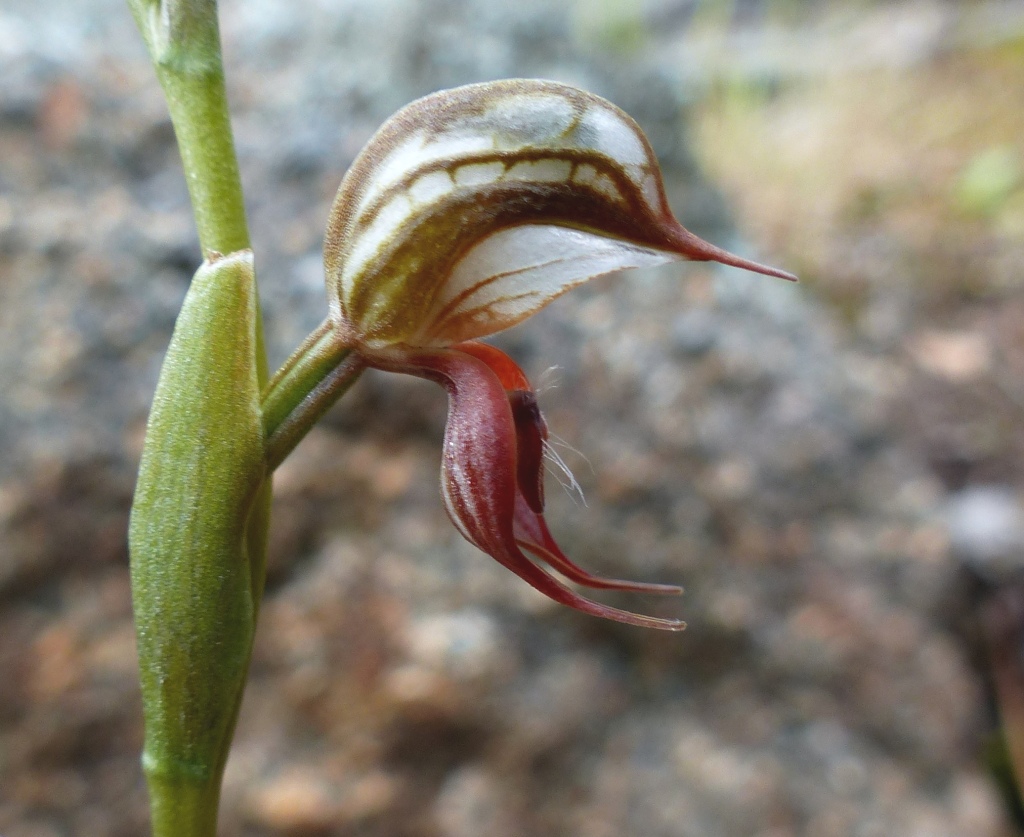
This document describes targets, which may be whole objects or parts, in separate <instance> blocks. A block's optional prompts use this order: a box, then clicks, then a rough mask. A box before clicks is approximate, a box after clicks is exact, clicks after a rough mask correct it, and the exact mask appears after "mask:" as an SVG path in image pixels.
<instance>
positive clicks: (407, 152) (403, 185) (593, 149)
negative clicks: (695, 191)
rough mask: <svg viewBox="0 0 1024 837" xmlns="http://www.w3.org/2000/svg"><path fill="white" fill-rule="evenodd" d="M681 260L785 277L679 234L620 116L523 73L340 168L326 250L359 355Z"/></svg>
mask: <svg viewBox="0 0 1024 837" xmlns="http://www.w3.org/2000/svg"><path fill="white" fill-rule="evenodd" d="M680 258H683V259H693V260H702V261H706V260H712V261H718V262H721V263H724V264H731V265H736V266H739V267H744V268H747V269H750V270H754V271H757V272H760V273H765V274H769V275H774V276H781V277H784V278H790V279H791V278H793V277H792V276H791V275H790V274H788V273H785V272H784V271H780V270H776V269H774V268H770V267H765V266H763V265H758V264H755V263H753V262H749V261H747V260H745V259H741V258H739V257H737V256H734V255H732V254H729V253H727V252H725V251H724V250H720V249H719V248H717V247H714V246H713V245H711V244H708V243H707V242H705V241H702V240H701V239H699V238H697V237H696V236H694V235H693V234H692V233H690V232H688V231H687V230H685V229H684V228H683V227H682V226H680V224H679V223H678V221H676V220H675V218H674V217H673V215H672V212H671V210H670V208H669V206H668V201H667V199H666V197H665V190H664V187H663V185H662V182H661V175H660V172H659V169H658V165H657V161H656V160H655V158H654V154H653V152H652V150H651V147H650V144H649V143H648V142H647V139H646V138H645V137H644V135H643V133H642V132H641V131H640V128H639V127H638V126H637V124H636V123H635V122H634V121H633V120H632V119H630V117H629V116H627V115H626V114H625V113H623V112H622V111H621V110H619V109H618V108H616V107H615V106H614V105H612V104H611V103H609V102H607V101H605V100H604V99H601V98H599V97H597V96H593V95H591V94H589V93H585V92H583V91H581V90H578V89H576V88H573V87H569V86H566V85H563V84H557V83H554V82H547V81H533V80H510V81H499V82H490V83H487V84H477V85H469V86H467V87H460V88H456V89H454V90H445V91H441V92H440V93H435V94H433V95H431V96H427V97H426V98H423V99H420V100H418V101H416V102H413V103H412V104H410V105H408V106H407V107H405V108H404V109H402V110H401V111H399V112H398V113H397V114H395V116H393V117H392V118H391V119H390V120H388V122H387V123H385V125H384V126H383V127H382V128H381V129H380V131H378V132H377V134H376V135H375V136H374V137H373V138H372V139H371V140H370V142H369V143H368V145H367V146H366V148H365V149H364V150H363V151H362V153H361V154H360V155H359V157H358V158H357V159H356V161H355V162H354V164H353V165H352V168H351V169H350V170H349V172H348V174H347V175H346V177H345V180H344V181H343V183H342V185H341V188H340V190H339V192H338V195H337V198H336V199H335V202H334V207H333V209H332V211H331V218H330V222H329V225H328V230H327V238H326V244H325V248H324V262H325V268H326V273H327V283H328V292H329V296H330V299H331V305H332V316H333V317H334V318H335V320H336V321H337V323H338V324H339V327H341V328H342V329H343V331H345V332H346V333H347V334H348V336H349V338H350V339H352V340H353V341H354V342H358V343H360V344H361V345H363V346H365V347H368V348H371V349H372V348H384V347H386V346H388V345H392V344H396V343H409V344H412V345H420V346H423V345H433V346H443V345H451V344H452V343H456V342H461V341H464V340H470V339H474V338H478V337H482V336H485V335H487V334H492V333H494V332H497V331H500V330H502V329H504V328H508V327H510V326H512V325H515V324H516V323H518V322H520V321H521V320H523V319H525V318H526V317H528V316H530V315H531V314H533V313H534V312H535V311H537V310H538V309H540V308H541V307H543V306H544V305H546V304H547V303H548V302H550V301H551V300H552V299H554V298H556V297H557V296H560V295H561V294H562V293H564V292H565V291H567V290H569V289H570V288H572V287H574V286H576V285H578V284H580V283H581V282H584V281H586V280H587V279H589V278H592V277H594V276H598V275H600V274H603V273H608V272H610V271H614V270H622V269H625V268H633V267H648V266H653V265H658V264H663V263H665V262H669V261H673V260H676V259H680Z"/></svg>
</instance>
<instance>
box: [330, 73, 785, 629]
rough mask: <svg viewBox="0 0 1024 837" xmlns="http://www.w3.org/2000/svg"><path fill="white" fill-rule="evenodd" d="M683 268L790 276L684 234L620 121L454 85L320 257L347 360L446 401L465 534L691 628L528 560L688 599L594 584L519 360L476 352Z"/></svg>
mask: <svg viewBox="0 0 1024 837" xmlns="http://www.w3.org/2000/svg"><path fill="white" fill-rule="evenodd" d="M679 259H689V260H695V261H715V262H720V263H722V264H727V265H734V266H736V267H742V268H746V269H748V270H752V271H756V272H758V273H763V274H767V275H770V276H778V277H781V278H785V279H793V278H794V277H793V276H791V275H790V274H788V273H786V272H784V271H781V270H776V269H775V268H770V267H766V266H763V265H759V264H756V263H754V262H750V261H747V260H746V259H742V258H739V257H738V256H735V255H732V254H731V253H728V252H726V251H724V250H721V249H719V248H717V247H715V246H713V245H711V244H708V243H707V242H705V241H703V240H701V239H700V238H698V237H697V236H695V235H693V234H692V233H690V232H689V231H687V230H686V229H684V228H683V227H682V226H681V225H680V224H679V222H678V221H676V219H675V218H674V217H673V215H672V212H671V210H670V208H669V205H668V200H667V199H666V197H665V190H664V186H663V184H662V180H661V175H660V171H659V169H658V165H657V161H656V160H655V158H654V154H653V152H652V150H651V147H650V144H649V143H648V141H647V139H646V138H645V137H644V135H643V133H642V132H641V130H640V128H639V127H638V126H637V124H636V123H635V122H634V121H633V120H632V119H630V118H629V117H628V116H627V115H626V114H625V113H623V112H622V111H621V110H619V109H618V108H616V107H615V106H614V105H612V104H611V103H609V102H607V101H605V100H604V99H601V98H598V97H597V96H593V95H591V94H589V93H585V92H583V91H581V90H578V89H576V88H573V87H568V86H566V85H562V84H556V83H553V82H548V81H530V80H510V81H499V82H491V83H487V84H475V85H469V86H466V87H460V88H457V89H454V90H446V91H442V92H440V93H435V94H433V95H431V96H427V97H426V98H423V99H420V100H419V101H416V102H413V103H412V104H410V105H408V106H407V107H405V108H404V109H403V110H401V111H399V112H398V113H397V114H395V115H394V116H393V117H392V118H391V119H390V120H388V122H387V123H385V125H384V126H383V127H382V128H381V129H380V130H379V131H378V132H377V134H376V135H375V136H374V137H373V138H372V139H371V140H370V141H369V143H368V144H367V146H366V147H365V148H364V149H363V151H362V152H361V153H360V155H359V156H358V158H357V159H356V160H355V162H354V163H353V165H352V167H351V169H350V170H349V172H348V174H347V175H346V176H345V179H344V180H343V182H342V184H341V187H340V189H339V191H338V195H337V197H336V199H335V201H334V206H333V208H332V211H331V217H330V221H329V224H328V228H327V236H326V244H325V247H324V264H325V270H326V280H327V288H328V296H329V300H330V317H329V319H328V325H327V326H326V328H327V330H328V331H329V332H330V339H331V340H334V341H336V342H337V344H338V345H342V346H344V347H345V348H346V349H347V350H349V352H350V354H349V356H348V357H347V359H346V363H347V364H349V365H350V366H351V367H352V368H355V367H362V366H367V367H372V368H376V369H382V370H386V371H391V372H401V373H405V374H409V375H415V376H418V377H421V378H427V379H429V380H432V381H435V382H437V383H438V384H440V385H441V386H442V387H444V388H445V390H446V391H447V393H448V398H449V410H448V421H447V426H446V430H445V439H444V453H443V459H442V469H441V489H442V494H443V497H444V504H445V508H446V509H447V512H448V515H449V517H450V518H451V520H452V522H453V523H454V524H455V526H456V528H457V529H458V530H459V532H460V533H461V534H462V535H463V536H464V537H465V538H466V540H468V541H469V542H470V543H472V544H473V545H474V546H476V547H478V548H479V549H481V550H482V551H484V552H486V553H487V554H489V555H490V556H491V557H492V558H494V559H495V560H497V561H498V562H499V563H501V564H502V565H504V566H505V567H507V568H508V569H510V570H511V571H512V572H514V573H515V574H516V575H518V576H519V577H520V578H522V579H523V580H524V581H526V582H527V583H528V584H530V585H532V586H533V587H535V588H536V589H537V590H539V591H540V592H542V593H544V594H546V595H547V596H549V597H550V598H552V599H554V600H556V601H558V602H561V603H562V604H566V605H569V606H570V607H573V608H576V609H577V610H581V611H584V612H587V613H591V614H594V615H596V616H601V617H604V618H608V619H613V620H617V621H619V622H626V623H629V624H633V625H640V626H645V627H653V628H663V629H668V630H679V629H681V628H683V627H684V623H683V622H681V621H679V620H675V619H661V618H656V617H652V616H644V615H640V614H637V613H632V612H628V611H624V610H619V609H617V608H613V607H609V606H607V605H603V604H599V603H597V602H594V601H592V600H590V599H587V598H585V597H583V596H581V595H579V594H578V593H576V592H574V591H573V590H572V589H570V588H569V587H568V586H566V585H565V584H563V583H562V582H561V581H559V580H557V579H556V578H555V577H554V576H552V575H551V574H550V573H548V572H547V571H545V570H543V569H541V567H540V566H538V564H537V563H535V562H534V561H533V560H531V559H530V557H528V554H529V555H531V556H533V558H534V559H537V560H538V561H540V562H542V563H544V564H547V565H548V566H549V567H551V568H553V569H554V570H557V571H558V572H559V573H560V574H561V575H562V576H564V577H565V578H567V579H569V580H571V581H573V582H576V583H577V584H581V585H584V586H588V587H593V588H606V589H616V590H628V591H637V592H644V593H680V592H681V589H680V588H678V587H673V586H668V585H659V584H646V583H641V582H632V581H619V580H614V579H607V578H602V577H599V576H595V575H592V574H591V573H589V572H587V571H586V570H584V569H582V568H580V567H578V566H577V565H576V564H574V563H573V562H572V561H570V560H569V559H568V558H567V557H566V556H565V555H564V554H563V553H562V551H561V550H560V549H559V547H558V545H557V544H556V543H555V541H554V539H553V537H552V536H551V534H550V532H549V531H548V528H547V525H546V523H545V521H544V514H543V512H544V498H543V485H542V481H543V469H542V462H543V456H544V451H545V446H546V445H547V443H548V430H547V425H546V424H545V422H544V419H543V417H542V415H541V413H540V410H539V408H538V405H537V398H536V396H535V394H534V391H533V388H532V387H531V386H530V383H529V381H528V380H527V378H526V376H525V375H524V374H523V372H522V370H521V369H520V368H519V367H518V366H517V365H516V364H515V363H514V362H513V361H512V359H511V358H509V357H508V356H506V355H505V354H503V353H502V352H501V351H499V350H498V349H496V348H494V347H492V346H488V345H486V344H484V343H481V342H478V341H479V339H480V338H482V337H486V336H488V335H491V334H494V333H496V332H499V331H502V330H503V329H506V328H509V327H510V326H514V325H516V324H517V323H519V322H521V321H522V320H524V319H526V318H527V317H529V316H530V315H532V314H534V313H536V312H537V311H539V310H540V309H541V308H543V307H544V306H545V305H547V304H548V303H549V302H551V301H552V300H554V299H555V298H557V297H558V296H560V295H561V294H563V293H565V292H566V291H568V290H569V289H571V288H573V287H575V286H577V285H579V284H581V283H582V282H585V281H586V280H587V279H590V278H592V277H594V276H599V275H601V274H605V273H609V272H612V271H617V270H623V269H625V268H636V267H648V266H653V265H659V264H664V263H666V262H670V261H675V260H679Z"/></svg>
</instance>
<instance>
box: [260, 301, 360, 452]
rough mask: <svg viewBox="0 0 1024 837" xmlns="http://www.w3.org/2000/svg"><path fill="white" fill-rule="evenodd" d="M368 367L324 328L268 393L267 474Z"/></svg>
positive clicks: (307, 342)
mask: <svg viewBox="0 0 1024 837" xmlns="http://www.w3.org/2000/svg"><path fill="white" fill-rule="evenodd" d="M365 368H366V363H365V361H364V360H363V359H362V358H361V357H360V356H359V355H358V354H356V353H355V352H353V351H352V350H351V349H350V348H349V347H348V346H346V345H345V344H343V343H342V342H341V341H339V340H338V338H337V335H336V334H335V332H334V331H333V330H332V328H331V324H330V321H325V322H324V323H322V324H321V325H320V326H319V327H318V328H317V329H316V330H315V331H314V332H313V333H312V334H310V335H309V337H307V338H306V340H305V342H304V343H303V344H302V345H301V346H300V347H299V348H298V349H296V351H295V352H294V353H293V354H292V356H291V357H290V358H289V359H288V360H287V361H286V362H285V364H284V365H283V366H282V367H281V369H280V370H278V372H277V373H276V374H275V375H274V378H273V380H271V382H270V384H269V385H268V386H267V388H266V389H265V390H264V392H263V403H262V409H263V430H264V433H265V434H266V440H267V441H266V451H267V470H268V471H273V470H274V468H276V467H277V466H278V465H280V464H281V462H283V461H284V458H285V457H286V456H287V455H288V454H289V453H291V452H292V450H294V449H295V446H296V445H297V444H298V443H299V442H300V441H302V439H303V438H304V437H305V435H306V434H307V433H308V432H309V431H310V429H311V428H312V427H313V425H314V424H316V422H317V421H318V420H319V419H320V418H321V416H323V414H324V413H326V412H327V410H328V409H330V407H331V405H333V404H334V402H336V401H337V400H338V399H339V398H341V396H342V395H344V394H345V393H346V392H347V391H348V388H349V387H350V386H352V384H353V383H355V381H356V378H358V377H359V375H360V373H362V371H363V369H365Z"/></svg>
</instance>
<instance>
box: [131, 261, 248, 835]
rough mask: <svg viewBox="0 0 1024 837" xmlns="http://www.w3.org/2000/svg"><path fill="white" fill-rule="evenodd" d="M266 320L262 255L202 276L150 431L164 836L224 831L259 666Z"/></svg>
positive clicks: (153, 682)
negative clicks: (231, 766)
mask: <svg viewBox="0 0 1024 837" xmlns="http://www.w3.org/2000/svg"><path fill="white" fill-rule="evenodd" d="M256 316H257V312H256V287H255V277H254V273H253V258H252V253H251V251H248V250H244V251H241V252H237V253H232V254H230V255H228V256H224V257H221V258H219V259H216V260H213V261H207V262H205V263H204V264H203V265H202V267H200V269H199V271H198V272H197V273H196V275H195V278H194V279H193V281H192V286H191V288H190V289H189V292H188V295H187V296H186V298H185V303H184V305H183V307H182V310H181V313H180V315H179V317H178V321H177V323H176V325H175V329H174V335H173V337H172V338H171V344H170V347H169V349H168V352H167V357H166V359H165V361H164V366H163V369H162V371H161V374H160V380H159V383H158V385H157V391H156V395H155V398H154V402H153V409H152V412H151V414H150V418H149V425H148V427H147V433H146V444H145V447H144V449H143V454H142V464H141V468H140V472H139V481H138V485H137V487H136V493H135V502H134V505H133V507H132V515H131V526H130V531H129V545H130V549H131V562H132V565H131V574H132V597H133V602H134V607H135V620H136V631H137V638H138V649H139V664H140V669H141V677H142V696H143V711H144V714H145V722H146V735H145V747H144V753H143V766H144V769H145V772H146V776H147V780H148V782H149V785H150V795H151V803H152V808H153V826H154V834H156V835H158V837H164V835H172V834H174V835H189V837H196V835H206V834H210V835H212V834H214V833H215V828H216V806H217V797H218V795H219V787H220V779H221V773H222V771H223V767H224V763H225V761H226V759H227V753H228V748H229V746H230V743H231V736H232V733H233V728H234V723H235V718H236V716H237V712H238V707H239V705H240V702H241V698H242V690H243V687H244V684H245V679H246V673H247V670H248V665H249V658H250V652H251V648H252V640H253V633H254V629H255V613H256V609H257V601H256V600H255V598H254V588H256V589H258V588H259V587H261V586H262V579H258V580H257V579H253V578H252V575H251V564H250V558H249V551H250V549H251V548H252V547H253V546H256V549H260V547H261V546H262V545H261V544H260V545H253V544H250V543H247V540H248V538H247V532H248V530H249V524H250V520H249V518H250V513H251V512H252V511H253V508H254V501H255V500H256V499H257V498H258V497H259V495H261V494H262V493H263V492H264V490H265V489H263V486H264V485H265V470H266V469H265V465H264V440H263V420H262V414H261V411H260V385H259V378H258V374H257V368H256ZM255 505H256V506H259V505H260V504H259V503H255ZM257 513H259V509H258V508H257Z"/></svg>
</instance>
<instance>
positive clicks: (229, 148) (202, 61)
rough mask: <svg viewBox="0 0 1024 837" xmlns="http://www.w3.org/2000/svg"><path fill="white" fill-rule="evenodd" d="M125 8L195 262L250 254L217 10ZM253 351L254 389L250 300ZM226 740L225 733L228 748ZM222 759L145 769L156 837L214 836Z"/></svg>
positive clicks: (258, 321) (259, 503) (257, 516)
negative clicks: (205, 773)
mask: <svg viewBox="0 0 1024 837" xmlns="http://www.w3.org/2000/svg"><path fill="white" fill-rule="evenodd" d="M128 5H129V6H130V8H131V11H132V14H133V15H134V17H135V20H136V23H137V24H138V26H139V30H140V32H141V33H142V36H143V38H144V40H145V41H146V45H147V47H148V48H149V52H150V55H151V57H152V59H153V64H154V66H155V68H156V73H157V77H158V79H159V81H160V85H161V87H162V88H163V90H164V95H165V97H166V99H167V105H168V109H169V111H170V115H171V122H172V124H173V125H174V132H175V136H176V137H177V140H178V148H179V150H180V153H181V160H182V165H183V167H184V171H185V180H186V183H187V185H188V190H189V196H190V198H191V201H192V208H193V212H194V215H195V222H196V229H197V231H198V234H199V242H200V246H201V247H202V250H203V253H204V256H205V257H206V258H208V259H209V258H210V257H211V255H212V254H214V253H220V254H229V253H234V252H236V251H239V250H246V249H249V247H250V241H249V230H248V225H247V223H246V216H245V203H244V199H243V194H242V184H241V179H240V177H239V171H238V161H237V157H236V155H235V147H234V139H233V136H232V132H231V121H230V116H229V112H228V103H227V94H226V91H225V86H224V67H223V61H222V59H221V45H220V31H219V25H218V20H217V3H216V0H128ZM253 293H254V294H255V287H254V288H253ZM254 343H255V346H254V355H255V357H254V358H253V361H254V363H255V367H256V370H255V371H256V378H257V382H258V386H259V387H260V388H262V387H264V386H265V385H266V383H267V377H268V375H267V358H266V350H265V343H264V336H263V322H262V316H261V314H260V308H259V302H258V299H257V300H256V310H255V340H254ZM268 473H269V472H268ZM270 497H271V483H270V478H269V476H268V477H267V478H266V479H265V480H264V481H263V483H262V485H261V486H260V487H259V488H258V490H257V495H256V498H255V500H254V503H253V506H252V509H251V512H250V515H249V519H248V521H247V523H246V536H245V554H244V560H247V561H248V563H249V571H250V575H249V578H250V585H251V586H250V595H251V597H252V611H251V612H252V620H253V627H254V625H255V617H256V613H257V612H258V609H259V604H260V599H261V598H262V594H263V585H264V580H265V575H266V549H267V535H268V531H269V525H270ZM147 629H149V628H148V627H147ZM249 652H250V653H251V643H250V646H249ZM245 667H246V668H247V667H248V664H247V663H246V666H245ZM243 677H244V672H243ZM241 696H242V689H241V688H240V689H238V697H237V701H236V703H235V705H234V706H233V707H225V709H227V711H228V712H229V713H230V718H231V727H232V729H233V725H234V719H236V718H237V715H238V709H239V706H240V704H241ZM230 737H231V730H229V731H228V742H227V743H229V742H230ZM226 759H227V751H226V746H225V752H224V753H222V754H220V756H219V758H218V759H217V763H216V764H214V765H210V768H211V770H212V773H211V774H210V776H209V778H208V779H205V780H204V781H203V782H202V783H201V784H198V785H197V784H193V783H190V782H189V781H187V780H184V779H182V778H181V776H180V772H179V771H178V770H176V769H175V765H174V764H173V763H168V764H147V765H146V775H147V781H148V784H149V789H150V805H151V809H152V816H153V834H154V836H155V837H212V835H214V834H215V833H216V822H217V806H218V798H219V792H220V783H221V777H222V773H223V768H224V763H225V762H226Z"/></svg>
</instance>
